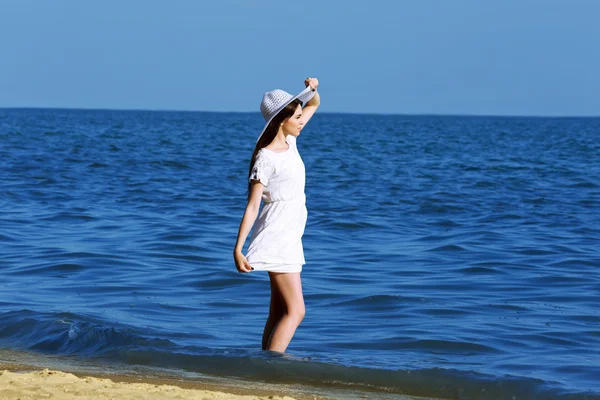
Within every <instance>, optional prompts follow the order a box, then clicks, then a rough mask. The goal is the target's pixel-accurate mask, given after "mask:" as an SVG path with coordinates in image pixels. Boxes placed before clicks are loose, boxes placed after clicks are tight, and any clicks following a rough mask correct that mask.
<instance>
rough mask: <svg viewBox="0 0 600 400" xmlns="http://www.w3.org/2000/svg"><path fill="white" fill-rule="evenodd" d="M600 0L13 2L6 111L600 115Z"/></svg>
mask: <svg viewBox="0 0 600 400" xmlns="http://www.w3.org/2000/svg"><path fill="white" fill-rule="evenodd" d="M599 19H600V1H597V0H490V1H487V0H369V1H353V0H347V1H342V0H320V1H284V0H211V1H205V0H170V1H167V0H161V1H155V0H143V1H142V0H118V1H117V0H102V1H82V0H47V1H46V0H0V51H1V53H0V54H1V56H0V107H71V108H113V109H122V108H126V109H166V110H206V111H258V107H259V104H260V99H261V98H262V94H263V93H264V92H265V91H267V90H271V89H275V88H281V89H284V90H287V91H289V92H297V91H300V90H301V89H302V80H303V79H304V78H305V77H306V76H309V75H310V76H316V77H318V78H319V80H320V82H321V87H320V92H321V96H322V108H321V109H322V110H323V111H329V112H368V113H400V114H412V113H419V114H422V113H434V114H502V115H550V116H555V115H600V51H599V50H598V49H599V48H600V23H598V21H599Z"/></svg>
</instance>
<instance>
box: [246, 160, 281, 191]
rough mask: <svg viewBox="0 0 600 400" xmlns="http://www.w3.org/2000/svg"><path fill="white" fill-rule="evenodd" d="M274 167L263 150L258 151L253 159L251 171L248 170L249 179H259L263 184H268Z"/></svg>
mask: <svg viewBox="0 0 600 400" xmlns="http://www.w3.org/2000/svg"><path fill="white" fill-rule="evenodd" d="M274 171H275V168H274V167H273V163H272V162H271V160H269V157H268V156H267V155H266V154H265V153H264V151H259V152H258V154H257V155H256V160H255V161H254V166H253V167H252V171H251V172H250V178H249V179H250V180H251V181H259V182H260V183H262V184H263V185H264V186H267V185H268V184H269V180H270V179H271V176H273V173H274Z"/></svg>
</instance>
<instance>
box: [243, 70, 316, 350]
mask: <svg viewBox="0 0 600 400" xmlns="http://www.w3.org/2000/svg"><path fill="white" fill-rule="evenodd" d="M304 84H305V86H306V89H304V90H303V91H302V92H300V93H299V94H298V95H296V96H292V95H291V94H289V93H287V92H285V91H283V90H280V89H277V90H273V91H270V92H267V93H265V94H264V96H263V99H262V102H261V105H260V111H261V113H262V115H263V117H264V119H265V121H266V125H265V127H264V128H263V131H262V133H261V134H260V135H259V137H258V141H257V143H256V147H255V149H254V152H253V154H252V159H251V161H250V169H249V172H248V204H247V206H246V209H245V211H244V216H243V217H242V221H241V223H240V228H239V231H238V236H237V241H236V244H235V248H234V250H233V258H234V261H235V265H236V268H237V270H238V272H242V273H248V272H250V271H252V270H257V271H267V272H268V273H269V280H270V287H271V300H270V306H269V316H268V318H267V322H266V324H265V329H264V332H263V337H262V348H263V350H272V351H277V352H284V351H285V349H286V348H287V347H288V344H289V343H290V341H291V340H292V337H293V336H294V333H295V332H296V328H297V327H298V325H300V322H301V321H302V319H303V318H304V314H305V306H304V296H303V294H302V284H301V280H300V272H301V271H302V265H304V263H305V261H304V250H303V248H302V235H303V234H304V227H305V225H306V217H307V211H306V197H305V195H304V184H305V171H304V163H303V162H302V158H300V154H299V153H298V149H297V147H296V138H297V137H298V136H299V135H300V131H301V130H302V128H303V127H304V126H305V125H306V123H308V121H309V120H310V119H311V117H312V116H313V114H314V113H315V111H316V110H317V108H318V107H319V104H320V97H319V94H318V93H317V87H318V86H319V81H318V80H317V79H316V78H307V79H306V80H305V81H304ZM302 105H304V108H303V107H302ZM261 199H262V200H263V201H264V205H263V208H262V210H261V211H260V215H259V209H260V203H261ZM251 230H252V235H251V237H250V244H249V246H248V252H247V253H246V256H244V254H243V253H242V249H243V246H244V243H245V242H246V238H247V237H248V234H249V233H250V231H251Z"/></svg>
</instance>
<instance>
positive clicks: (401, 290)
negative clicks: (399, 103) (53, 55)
mask: <svg viewBox="0 0 600 400" xmlns="http://www.w3.org/2000/svg"><path fill="white" fill-rule="evenodd" d="M261 127H262V120H261V117H260V115H259V114H258V113H200V112H151V111H102V110H94V111H88V110H58V109H57V110H54V109H47V110H44V109H0V170H1V171H2V179H1V180H0V348H5V349H12V350H26V351H28V352H32V353H33V354H35V353H39V354H46V355H47V354H50V355H56V356H64V357H76V358H77V359H82V360H94V361H96V362H97V361H102V362H107V363H108V362H115V363H122V364H125V365H132V366H135V365H144V366H150V367H156V368H167V369H173V370H184V371H192V372H198V373H203V374H214V375H220V376H235V377H239V378H241V379H253V380H258V381H261V380H263V381H266V382H298V383H302V384H307V385H315V386H321V387H327V386H335V385H338V386H344V387H351V388H353V389H355V390H359V391H368V392H369V393H371V395H372V396H373V395H375V394H376V393H377V392H381V393H388V394H394V393H397V394H399V393H403V394H409V395H415V396H427V397H439V398H455V399H600V383H599V382H600V312H599V307H598V305H599V303H600V144H599V143H600V119H598V118H516V117H515V118H511V117H458V116H457V117H454V116H447V117H444V116H384V115H350V114H326V113H321V114H319V113H317V114H316V116H315V117H314V118H313V120H312V121H311V122H310V124H309V125H308V126H307V128H306V129H305V130H304V131H303V133H302V135H301V136H300V138H299V140H298V146H299V150H300V152H301V155H302V157H303V159H304V163H305V165H306V170H307V188H306V193H307V207H308V211H309V217H308V224H307V227H306V233H305V236H304V247H305V255H306V259H307V264H306V265H305V266H304V271H303V273H302V279H303V287H304V293H305V300H306V305H307V315H306V318H305V320H304V321H303V323H302V324H301V326H300V328H299V329H298V331H297V333H296V336H295V337H294V339H293V341H292V343H291V345H290V347H289V348H288V354H286V355H283V356H279V355H275V354H269V353H267V352H263V351H261V350H260V340H261V334H262V329H263V325H264V322H265V318H266V314H267V311H268V296H269V289H268V278H267V275H266V274H265V273H260V272H254V273H251V274H248V275H241V274H238V273H237V272H236V270H235V267H234V265H233V261H232V257H231V251H232V248H233V245H234V242H235V237H236V233H237V228H238V225H239V222H240V219H241V216H242V213H243V210H244V207H245V192H246V176H247V168H248V161H249V157H250V154H251V151H252V148H253V144H254V141H255V138H256V135H257V133H258V131H259V129H260V128H261Z"/></svg>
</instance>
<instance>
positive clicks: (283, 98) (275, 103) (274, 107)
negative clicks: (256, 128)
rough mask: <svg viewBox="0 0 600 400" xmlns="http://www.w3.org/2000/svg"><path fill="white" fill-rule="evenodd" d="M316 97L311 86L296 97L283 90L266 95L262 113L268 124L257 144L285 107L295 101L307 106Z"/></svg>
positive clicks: (261, 109)
mask: <svg viewBox="0 0 600 400" xmlns="http://www.w3.org/2000/svg"><path fill="white" fill-rule="evenodd" d="M314 95H315V91H314V90H313V89H311V87H310V86H308V87H307V88H306V89H304V90H303V91H301V92H300V93H298V94H297V95H295V96H292V95H291V94H289V93H288V92H286V91H283V90H281V89H275V90H272V91H270V92H267V93H265V94H264V96H263V99H262V102H261V103H260V112H261V114H262V116H263V118H264V119H265V121H266V124H265V127H264V128H263V129H262V131H261V132H260V135H258V139H256V142H257V143H258V141H259V140H260V138H261V137H262V135H263V133H265V130H266V129H267V126H269V123H271V120H272V119H273V118H274V117H275V116H276V115H277V114H279V113H280V112H281V110H283V109H284V108H285V106H287V105H288V104H290V103H291V102H292V101H294V100H295V99H298V100H300V101H301V102H302V104H304V105H306V102H307V101H309V100H310V99H312V98H313V96H314Z"/></svg>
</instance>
